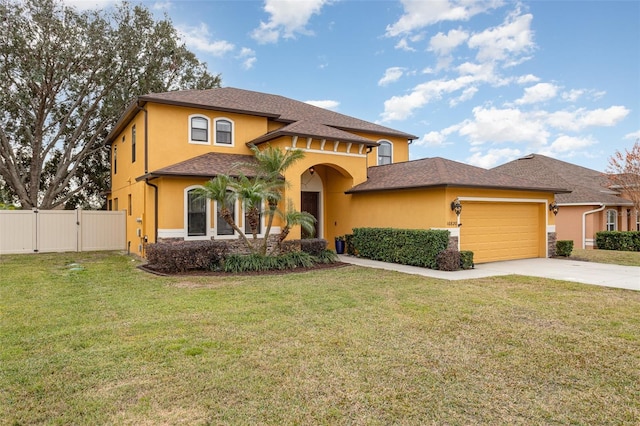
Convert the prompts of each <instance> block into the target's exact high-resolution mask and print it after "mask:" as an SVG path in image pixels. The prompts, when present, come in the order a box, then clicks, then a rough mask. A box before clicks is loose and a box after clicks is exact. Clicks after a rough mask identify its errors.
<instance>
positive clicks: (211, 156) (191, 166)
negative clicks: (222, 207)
mask: <svg viewBox="0 0 640 426" xmlns="http://www.w3.org/2000/svg"><path fill="white" fill-rule="evenodd" d="M247 163H249V164H251V163H255V158H254V157H253V155H239V154H220V153H215V152H208V153H206V154H203V155H200V156H198V157H195V158H191V159H189V160H186V161H182V162H180V163H176V164H172V165H171V166H167V167H163V168H161V169H158V170H154V171H152V172H150V173H148V174H146V175H143V176H140V177H139V178H137V179H136V180H138V181H139V180H143V179H145V178H155V177H161V176H174V177H202V178H213V177H215V176H217V175H220V174H225V175H230V176H237V175H239V174H241V173H242V174H244V175H246V176H252V175H253V174H254V173H253V171H252V169H251V168H250V167H247V166H244V164H247Z"/></svg>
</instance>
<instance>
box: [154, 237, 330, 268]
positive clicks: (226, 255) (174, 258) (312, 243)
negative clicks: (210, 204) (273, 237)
mask: <svg viewBox="0 0 640 426" xmlns="http://www.w3.org/2000/svg"><path fill="white" fill-rule="evenodd" d="M146 255H147V265H146V266H147V267H148V268H149V269H153V270H156V271H160V272H166V273H182V272H187V271H191V270H224V271H227V272H249V271H265V270H282V269H292V268H297V267H308V266H311V265H313V264H314V263H333V262H336V261H337V260H338V258H337V256H336V254H335V253H334V252H333V251H331V250H327V241H326V240H323V239H321V238H312V239H304V240H290V241H285V242H284V243H283V253H282V254H281V255H279V256H260V255H257V254H254V255H240V254H233V253H230V252H229V245H228V244H227V242H226V241H210V240H208V241H175V242H160V243H155V244H148V245H147V246H146Z"/></svg>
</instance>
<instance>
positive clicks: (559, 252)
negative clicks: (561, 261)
mask: <svg viewBox="0 0 640 426" xmlns="http://www.w3.org/2000/svg"><path fill="white" fill-rule="evenodd" d="M572 251H573V240H559V241H556V256H564V257H569V256H571V252H572Z"/></svg>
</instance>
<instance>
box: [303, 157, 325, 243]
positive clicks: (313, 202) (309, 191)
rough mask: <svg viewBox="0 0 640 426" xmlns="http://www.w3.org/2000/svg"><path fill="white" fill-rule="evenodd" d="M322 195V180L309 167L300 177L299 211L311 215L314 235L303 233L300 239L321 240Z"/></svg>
mask: <svg viewBox="0 0 640 426" xmlns="http://www.w3.org/2000/svg"><path fill="white" fill-rule="evenodd" d="M323 194H324V187H323V185H322V179H321V178H320V176H319V174H317V173H316V172H315V169H314V168H313V167H310V168H309V170H306V171H305V172H304V173H303V174H302V176H301V177H300V210H301V211H303V212H307V213H311V214H312V215H313V217H315V218H316V221H317V222H316V227H315V233H314V235H313V236H312V235H309V234H307V233H305V232H304V231H303V233H302V238H312V237H319V238H322V237H323V235H324V232H323V230H324V223H323V216H324V215H323V214H322V212H323V199H324V197H323Z"/></svg>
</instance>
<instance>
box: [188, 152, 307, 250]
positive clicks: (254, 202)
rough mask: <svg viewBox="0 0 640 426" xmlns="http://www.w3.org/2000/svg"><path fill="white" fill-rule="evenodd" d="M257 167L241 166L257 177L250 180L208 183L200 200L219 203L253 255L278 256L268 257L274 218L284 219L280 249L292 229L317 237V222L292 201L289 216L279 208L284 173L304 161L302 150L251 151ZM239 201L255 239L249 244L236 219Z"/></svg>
mask: <svg viewBox="0 0 640 426" xmlns="http://www.w3.org/2000/svg"><path fill="white" fill-rule="evenodd" d="M251 149H252V151H253V153H254V156H255V159H256V163H255V164H249V163H246V164H245V163H242V164H238V166H242V167H247V168H252V169H253V170H254V171H255V172H256V176H252V177H248V176H245V175H243V174H240V175H239V176H237V177H233V176H227V175H218V176H216V177H215V178H213V179H211V180H210V181H208V182H206V183H205V184H204V185H203V187H202V188H201V189H200V190H199V191H198V192H199V193H200V196H202V197H205V198H208V199H210V200H214V201H216V202H217V203H218V209H219V213H220V216H222V218H223V219H224V220H225V222H227V223H228V224H229V226H231V227H232V228H233V230H234V231H235V232H236V234H238V235H239V236H240V239H241V240H242V241H244V243H245V245H246V246H247V248H248V249H249V251H250V252H251V253H255V254H262V255H267V254H268V255H272V254H275V252H276V247H274V248H273V249H272V250H271V252H270V253H267V251H268V250H267V249H268V240H269V236H270V235H271V227H272V223H273V217H274V216H275V215H279V216H281V217H282V218H283V219H284V222H285V226H284V227H283V228H282V229H281V231H280V235H279V236H278V240H277V241H278V247H280V244H281V243H282V241H284V239H285V238H287V236H288V235H289V232H290V231H291V228H292V227H294V226H298V225H299V226H301V227H302V228H303V229H304V230H305V231H307V232H309V233H313V231H314V224H315V222H316V219H315V218H314V217H313V215H311V214H310V213H307V212H299V211H296V210H295V208H294V206H293V203H292V202H291V201H290V200H289V205H288V209H287V211H286V212H284V213H283V212H281V211H280V210H278V204H279V202H280V201H281V200H282V196H283V191H284V189H285V181H284V178H283V177H282V173H283V172H284V171H285V170H286V169H287V168H289V167H290V166H291V165H292V164H293V163H295V162H296V161H298V160H300V159H301V158H303V157H304V152H302V151H300V150H288V151H286V152H285V151H283V150H280V149H277V148H273V147H271V146H269V145H267V147H266V148H265V149H264V150H262V151H260V150H259V149H258V148H257V147H255V146H253V147H251ZM236 201H239V202H240V203H241V204H242V205H243V206H244V211H245V212H246V217H247V218H246V220H247V224H248V225H249V229H250V231H251V233H252V235H253V238H252V241H249V239H248V238H247V236H246V234H245V232H243V231H242V229H240V227H239V226H238V224H237V223H236V222H235V219H234V217H233V214H232V213H231V211H232V206H233V205H234V204H235V202H236ZM265 202H266V204H267V209H266V210H265V211H262V205H263V204H264V203H265ZM262 214H265V215H266V221H267V227H266V230H265V232H264V240H263V242H262V244H260V245H258V244H257V237H258V227H259V224H260V216H261V215H262Z"/></svg>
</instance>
